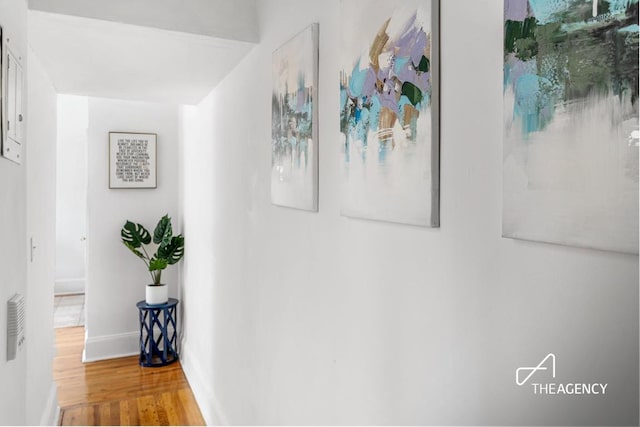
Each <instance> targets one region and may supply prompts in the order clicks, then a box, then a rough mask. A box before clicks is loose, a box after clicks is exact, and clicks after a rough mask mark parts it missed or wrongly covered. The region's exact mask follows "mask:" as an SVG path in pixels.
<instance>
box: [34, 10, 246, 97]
mask: <svg viewBox="0 0 640 427" xmlns="http://www.w3.org/2000/svg"><path fill="white" fill-rule="evenodd" d="M29 44H30V45H31V48H32V49H33V51H34V52H35V54H36V56H37V58H38V59H39V61H40V62H41V63H42V65H43V66H44V68H45V70H46V71H47V73H48V74H49V77H50V78H51V81H52V83H53V85H54V86H55V88H56V90H57V91H58V93H65V94H74V95H88V96H97V97H106V98H119V99H130V100H141V101H150V102H167V103H176V104H197V103H198V102H199V101H200V100H202V98H203V97H205V96H206V95H207V94H208V93H209V92H210V91H211V90H212V89H213V88H214V87H215V86H216V85H217V84H218V83H219V82H220V81H221V80H222V79H223V78H224V77H225V76H226V75H227V74H228V73H229V72H230V71H231V70H232V69H233V68H234V67H235V65H236V64H237V63H238V62H240V60H241V59H242V58H243V57H244V56H245V55H246V54H247V53H248V52H249V50H250V49H251V48H252V47H253V46H254V44H253V43H249V42H244V41H233V40H230V39H222V38H214V37H209V36H203V35H197V34H188V33H184V32H177V31H169V30H163V29H158V28H151V27H143V26H137V25H130V24H122V23H117V22H111V21H104V20H98V19H90V18H84V17H77V16H69V15H60V14H54V13H48V12H42V11H35V10H31V11H29Z"/></svg>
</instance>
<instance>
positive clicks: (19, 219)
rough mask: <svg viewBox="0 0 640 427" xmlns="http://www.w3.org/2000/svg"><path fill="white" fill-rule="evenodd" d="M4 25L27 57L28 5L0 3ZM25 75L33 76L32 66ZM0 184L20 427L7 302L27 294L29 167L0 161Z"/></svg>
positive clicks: (10, 400) (8, 394)
mask: <svg viewBox="0 0 640 427" xmlns="http://www.w3.org/2000/svg"><path fill="white" fill-rule="evenodd" d="M0 25H2V29H3V36H4V37H7V36H9V37H10V38H11V44H12V46H14V49H16V50H19V51H20V53H21V54H22V55H26V51H27V50H26V48H27V34H26V31H27V2H26V1H25V0H22V1H16V0H0ZM25 62H26V61H25ZM23 65H26V64H23ZM25 72H26V73H28V72H29V70H28V66H27V69H26V70H25ZM27 83H28V82H27ZM27 107H28V105H27ZM26 119H27V121H29V118H28V117H27V118H26ZM27 137H28V136H27ZM28 161H29V160H28V159H26V162H28ZM0 183H1V184H0V218H1V219H2V220H1V221H0V236H2V237H1V241H2V244H0V272H2V276H1V279H0V280H1V281H0V378H1V379H2V383H3V384H10V385H11V386H8V387H7V386H5V387H0V424H14V425H17V424H22V423H24V420H25V390H26V388H25V385H26V382H25V381H26V356H25V352H24V351H23V352H21V353H19V354H18V356H17V358H16V360H13V361H10V362H7V358H6V354H7V333H6V331H7V303H6V301H7V300H8V299H9V298H11V297H12V296H13V294H15V293H16V292H19V293H22V294H25V293H26V281H27V239H26V227H27V224H26V221H27V205H26V203H27V175H26V167H25V166H24V165H23V166H19V165H16V164H15V163H12V162H10V161H8V160H6V159H4V158H0ZM28 339H29V338H28Z"/></svg>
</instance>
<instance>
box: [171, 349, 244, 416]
mask: <svg viewBox="0 0 640 427" xmlns="http://www.w3.org/2000/svg"><path fill="white" fill-rule="evenodd" d="M180 364H181V365H182V370H183V372H184V375H185V376H186V377H187V381H188V382H189V386H190V387H191V391H192V392H193V395H194V397H195V398H196V402H197V403H198V406H199V407H200V412H202V417H203V418H204V421H205V423H206V424H207V425H208V426H228V425H231V423H230V422H229V419H228V418H227V417H226V415H225V414H224V411H223V410H222V405H221V404H220V401H219V400H218V399H217V397H216V394H215V391H214V390H213V388H212V387H211V384H210V382H208V381H206V380H205V378H204V376H203V375H202V373H203V372H204V371H203V369H202V367H201V365H200V363H199V362H198V360H197V359H196V358H195V357H192V356H191V352H189V346H188V345H187V343H186V341H183V342H182V352H181V353H180Z"/></svg>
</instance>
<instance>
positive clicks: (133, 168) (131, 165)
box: [109, 132, 157, 188]
mask: <svg viewBox="0 0 640 427" xmlns="http://www.w3.org/2000/svg"><path fill="white" fill-rule="evenodd" d="M156 140H157V135H156V134H155V133H136V132H109V188H156V187H157V181H156V157H157V156H156V151H157V147H156V143H157V141H156Z"/></svg>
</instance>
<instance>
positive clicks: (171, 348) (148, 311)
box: [136, 298, 179, 366]
mask: <svg viewBox="0 0 640 427" xmlns="http://www.w3.org/2000/svg"><path fill="white" fill-rule="evenodd" d="M178 302H179V301H178V300H177V299H175V298H169V301H167V302H166V303H164V304H154V305H150V304H147V303H146V301H139V302H138V303H137V304H136V306H137V307H138V311H139V315H140V359H139V360H140V365H141V366H165V365H168V364H170V363H173V362H175V361H176V360H178V326H177V313H178Z"/></svg>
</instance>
